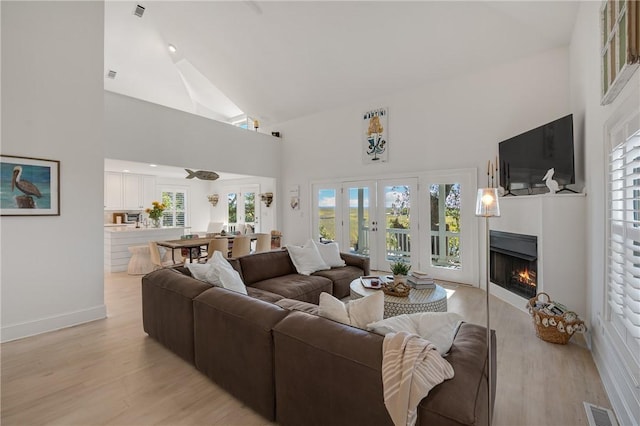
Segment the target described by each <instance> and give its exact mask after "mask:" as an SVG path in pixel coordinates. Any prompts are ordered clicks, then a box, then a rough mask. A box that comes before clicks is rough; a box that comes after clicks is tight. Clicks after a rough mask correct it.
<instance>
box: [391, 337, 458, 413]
mask: <svg viewBox="0 0 640 426" xmlns="http://www.w3.org/2000/svg"><path fill="white" fill-rule="evenodd" d="M452 377H453V367H451V364H449V363H448V362H447V361H446V360H445V359H444V358H442V356H440V354H439V353H438V351H437V350H436V348H435V346H434V345H433V344H432V343H431V342H430V341H428V340H425V339H423V338H421V337H420V336H416V335H415V334H410V333H406V332H404V331H400V332H398V333H389V334H387V335H385V337H384V342H383V343H382V385H383V389H384V405H385V406H386V407H387V411H388V412H389V415H390V416H391V420H393V424H394V425H395V426H405V425H408V426H413V425H415V424H416V419H417V409H418V404H419V403H420V401H421V400H422V399H423V398H424V397H425V396H427V395H428V394H429V391H430V390H431V389H432V388H433V387H434V386H436V385H437V384H440V383H442V382H443V381H445V380H447V379H451V378H452Z"/></svg>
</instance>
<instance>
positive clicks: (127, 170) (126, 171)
mask: <svg viewBox="0 0 640 426" xmlns="http://www.w3.org/2000/svg"><path fill="white" fill-rule="evenodd" d="M130 171H131V170H129V169H124V170H123V172H125V173H129V172H130Z"/></svg>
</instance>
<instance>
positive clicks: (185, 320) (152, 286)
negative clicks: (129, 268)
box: [142, 268, 211, 364]
mask: <svg viewBox="0 0 640 426" xmlns="http://www.w3.org/2000/svg"><path fill="white" fill-rule="evenodd" d="M210 288H211V284H208V283H205V282H203V281H199V280H196V279H195V278H192V277H190V276H187V275H185V274H183V273H181V272H179V271H176V270H174V269H173V268H163V269H159V270H157V271H154V272H150V273H149V274H147V275H145V276H144V277H142V325H143V328H144V331H145V332H146V333H147V334H148V335H149V336H150V337H153V338H154V339H155V340H157V341H158V342H160V343H162V344H163V345H164V346H166V347H167V348H169V349H171V350H172V351H173V352H175V353H176V354H178V355H180V356H181V357H182V358H183V359H185V360H187V361H189V362H190V363H191V364H193V363H194V352H193V299H194V298H195V297H197V296H198V295H200V294H201V293H203V292H205V291H207V290H209V289H210Z"/></svg>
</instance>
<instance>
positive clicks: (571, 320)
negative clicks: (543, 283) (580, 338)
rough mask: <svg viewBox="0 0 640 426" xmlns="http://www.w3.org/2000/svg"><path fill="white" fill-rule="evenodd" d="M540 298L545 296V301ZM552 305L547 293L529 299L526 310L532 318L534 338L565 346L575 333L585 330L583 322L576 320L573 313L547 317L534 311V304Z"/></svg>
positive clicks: (576, 316) (539, 311) (537, 310)
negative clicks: (534, 329)
mask: <svg viewBox="0 0 640 426" xmlns="http://www.w3.org/2000/svg"><path fill="white" fill-rule="evenodd" d="M540 296H545V297H546V298H547V300H546V301H543V300H540ZM538 301H539V302H543V303H554V302H552V301H551V297H549V295H548V294H547V293H544V292H540V293H538V294H537V295H536V297H532V298H531V299H529V302H528V303H527V309H528V310H529V313H530V314H531V317H532V318H533V326H534V327H535V328H536V336H538V337H539V338H541V339H542V340H544V341H545V342H550V343H559V344H561V345H566V344H567V343H569V339H571V336H573V335H574V333H575V332H576V331H579V332H584V331H585V330H586V328H585V326H584V322H583V321H582V320H581V319H580V318H578V315H577V314H576V313H575V312H571V311H567V312H565V313H564V314H563V315H549V314H547V313H545V312H542V311H541V310H539V309H536V307H535V305H536V302H538Z"/></svg>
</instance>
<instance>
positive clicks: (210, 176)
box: [184, 169, 220, 180]
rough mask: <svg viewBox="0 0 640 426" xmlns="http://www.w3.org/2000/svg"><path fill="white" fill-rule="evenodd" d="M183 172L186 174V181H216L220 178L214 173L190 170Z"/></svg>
mask: <svg viewBox="0 0 640 426" xmlns="http://www.w3.org/2000/svg"><path fill="white" fill-rule="evenodd" d="M184 170H185V171H186V172H187V173H188V175H187V177H186V179H193V178H198V179H200V180H216V179H218V178H219V177H220V176H219V175H218V174H217V173H216V172H210V171H207V170H198V171H195V172H194V171H193V170H190V169H184Z"/></svg>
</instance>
